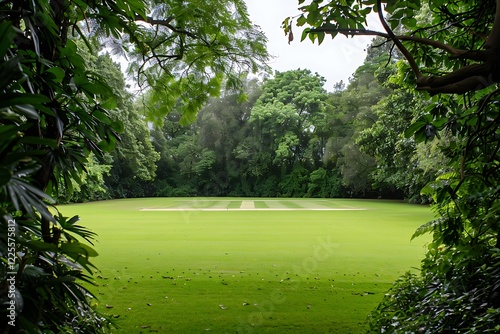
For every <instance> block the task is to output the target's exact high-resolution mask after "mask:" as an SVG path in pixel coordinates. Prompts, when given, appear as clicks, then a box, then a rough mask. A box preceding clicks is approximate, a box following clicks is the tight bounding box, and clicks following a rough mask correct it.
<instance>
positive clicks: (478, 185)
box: [284, 0, 500, 333]
mask: <svg viewBox="0 0 500 334" xmlns="http://www.w3.org/2000/svg"><path fill="white" fill-rule="evenodd" d="M304 2H305V1H303V0H300V1H299V4H303V3H304ZM383 5H385V6H383ZM302 9H303V12H304V14H302V15H301V16H300V17H298V18H297V21H296V22H297V25H299V26H304V25H308V26H309V27H307V28H305V30H304V34H303V36H304V37H307V36H309V37H310V38H311V39H312V40H317V41H318V42H320V43H321V42H322V41H323V39H324V35H325V34H331V35H332V37H335V36H336V35H337V34H338V33H341V34H345V35H353V36H354V35H374V36H379V37H383V38H385V39H386V40H387V41H390V42H392V43H394V46H395V47H396V48H397V49H398V50H399V52H400V54H401V55H402V57H403V58H404V59H405V61H406V62H407V64H408V66H407V69H406V72H407V74H412V76H408V79H407V80H406V81H410V82H413V83H414V84H415V85H416V89H417V90H421V91H424V92H426V93H429V94H422V95H419V98H420V99H421V100H422V102H424V103H422V104H421V105H423V108H422V109H421V110H420V111H419V112H418V113H417V114H416V115H415V119H414V121H413V124H412V125H411V126H409V127H408V128H407V129H406V130H405V131H404V134H405V136H406V137H407V138H410V137H411V136H413V137H414V139H415V141H416V142H427V141H431V140H435V139H440V138H445V140H441V141H440V146H441V150H442V152H443V153H444V154H445V156H446V159H445V160H444V161H449V166H447V167H445V168H444V170H442V171H441V172H442V173H443V174H441V175H438V177H437V178H436V180H435V181H433V182H430V183H429V184H427V185H426V186H425V187H424V188H423V190H422V194H423V195H425V196H430V197H432V199H433V201H434V206H433V207H434V210H435V211H436V213H437V218H436V219H435V220H434V221H431V222H429V223H427V224H425V225H423V226H422V227H421V228H419V229H418V230H417V232H416V233H415V236H418V235H421V234H422V233H426V232H432V233H433V242H432V243H431V244H430V245H429V250H428V253H427V255H426V258H425V259H424V260H423V262H422V267H421V273H420V275H419V276H411V275H408V276H406V277H404V278H402V279H401V281H400V282H398V283H396V285H395V286H394V287H393V289H392V290H391V291H390V292H389V293H388V294H387V296H386V297H385V299H384V301H383V302H382V303H381V304H380V306H379V308H378V309H377V310H375V311H374V313H373V314H372V318H371V320H370V324H371V329H372V330H373V331H375V332H391V333H400V332H404V333H414V332H423V333H442V332H459V333H488V332H498V330H499V329H500V327H499V326H500V325H499V324H500V317H499V315H500V311H499V310H500V308H499V303H498V300H499V299H498V292H499V291H498V289H499V286H498V279H499V273H500V271H499V263H500V261H499V260H500V259H499V257H498V249H499V248H500V225H499V220H498V216H499V209H500V207H499V205H498V201H499V198H500V197H499V194H500V193H499V191H498V189H500V185H499V181H498V180H499V179H500V178H499V177H500V175H499V168H498V161H499V159H500V157H499V149H498V148H499V147H500V141H499V138H500V136H499V135H500V133H499V132H498V131H499V130H498V129H499V125H500V124H499V122H500V117H499V115H500V110H499V107H498V102H497V98H498V95H499V93H500V90H499V89H496V88H495V84H496V83H498V81H499V78H500V76H499V72H498V66H497V65H494V64H495V63H496V59H498V54H499V50H500V1H495V0H490V1H454V2H452V3H447V4H446V5H444V2H443V1H440V0H434V1H429V2H425V3H424V2H423V1H419V0H409V1H399V2H396V1H381V0H373V1H362V2H361V1H348V2H347V3H345V4H344V5H342V4H339V3H338V2H335V1H330V2H326V3H323V2H322V1H316V0H314V1H312V2H308V4H306V5H303V6H302ZM372 11H375V12H377V13H378V17H379V20H380V23H381V24H382V27H383V29H384V31H383V32H380V31H372V30H368V29H366V28H365V25H366V18H367V15H368V14H369V13H370V12H372ZM385 14H389V15H388V18H387V19H386V18H385ZM284 27H285V31H286V32H287V33H290V32H291V29H292V28H291V20H290V19H287V20H285V22H284ZM396 30H397V32H395V31H396ZM436 94H441V95H436ZM445 94H449V95H445ZM431 96H432V97H431ZM440 132H442V133H443V135H441V134H440ZM448 168H450V169H451V172H450V171H449V170H447V169H448Z"/></svg>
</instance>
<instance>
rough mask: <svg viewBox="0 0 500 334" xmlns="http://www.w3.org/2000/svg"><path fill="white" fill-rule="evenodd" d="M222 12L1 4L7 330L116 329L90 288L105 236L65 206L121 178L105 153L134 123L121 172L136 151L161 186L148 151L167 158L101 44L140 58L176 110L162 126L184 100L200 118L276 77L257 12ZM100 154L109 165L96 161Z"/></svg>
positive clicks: (175, 4) (143, 76) (226, 7)
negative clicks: (230, 93)
mask: <svg viewBox="0 0 500 334" xmlns="http://www.w3.org/2000/svg"><path fill="white" fill-rule="evenodd" d="M214 4H215V2H206V1H191V2H189V8H187V10H186V8H185V7H184V3H183V2H179V1H163V2H157V1H141V0H123V1H117V2H112V1H72V0H64V1H42V0H35V1H2V2H1V3H0V18H1V19H0V70H1V73H2V78H1V79H0V101H1V102H0V216H1V217H2V220H1V225H0V232H1V243H0V246H1V247H0V251H1V257H2V264H1V267H0V280H1V286H2V290H1V296H0V298H1V300H2V308H1V311H0V313H1V314H2V317H3V318H4V319H5V318H6V315H7V314H8V312H9V310H8V309H7V307H8V306H9V305H11V304H10V302H11V301H15V304H16V305H15V307H16V308H15V315H16V321H15V323H10V324H7V323H5V322H2V324H1V325H0V326H1V328H0V330H1V331H2V332H3V333H9V332H16V333H17V332H29V333H42V332H43V333H66V332H71V333H102V332H106V330H107V329H108V328H109V327H110V326H111V322H110V320H109V319H107V318H106V317H104V316H103V315H102V314H100V313H99V312H97V311H96V310H95V309H94V308H93V307H92V304H91V303H92V301H91V300H92V299H93V298H94V297H93V296H92V295H91V294H90V293H89V292H88V291H87V290H86V289H85V288H84V286H83V285H82V283H84V282H88V283H92V280H91V275H92V274H93V272H94V270H95V268H94V266H93V264H92V262H91V258H92V257H95V256H96V255H97V253H96V252H95V250H94V249H93V248H92V247H91V246H89V245H88V243H90V245H92V240H93V238H94V236H95V235H94V234H93V233H92V232H90V231H88V230H87V229H85V228H84V227H82V226H80V225H77V221H78V217H77V216H73V217H65V216H63V215H62V214H60V213H59V212H58V211H57V209H56V208H55V207H53V200H52V198H54V199H58V198H59V197H60V196H61V195H63V192H65V193H66V194H71V193H72V192H73V191H74V186H73V185H74V184H75V182H76V184H78V185H79V186H80V190H82V189H84V187H90V188H92V187H93V189H92V190H95V189H96V188H95V186H97V182H98V181H99V180H100V178H101V177H102V176H103V174H105V173H106V172H107V167H106V160H105V159H107V158H104V154H105V153H104V152H105V151H109V150H112V149H114V148H115V147H116V144H117V142H119V141H120V137H119V135H118V132H121V131H123V126H124V124H125V125H127V126H129V124H130V126H131V127H134V128H135V129H134V132H130V133H127V135H124V136H123V137H122V138H121V139H122V140H123V141H124V142H126V143H127V144H130V147H128V146H127V148H124V147H122V148H121V149H119V150H117V151H116V156H115V157H114V159H115V163H116V164H117V162H118V161H119V159H120V158H121V156H120V154H123V155H124V156H125V155H127V154H128V157H127V158H128V159H129V161H131V163H130V164H128V166H130V165H132V163H136V165H137V166H136V168H135V169H134V170H133V171H134V172H138V173H142V174H141V177H142V178H143V179H151V178H152V177H153V175H154V168H152V166H154V161H155V159H156V157H155V155H154V154H152V155H151V156H148V157H144V156H140V155H139V154H138V153H142V154H149V153H154V152H153V150H152V147H151V146H150V143H149V140H147V138H148V136H149V133H148V131H147V128H146V127H145V125H144V124H145V123H144V122H140V117H139V116H138V114H137V113H136V112H134V109H133V108H132V105H131V103H130V102H131V98H130V96H128V97H127V96H121V95H120V94H121V93H123V87H122V86H123V78H122V76H120V75H117V73H118V70H117V69H116V67H114V68H113V65H112V64H111V63H110V60H109V58H107V57H106V56H101V57H97V56H95V52H97V47H96V45H98V46H99V43H98V42H102V43H104V46H107V47H109V48H111V49H113V50H115V51H116V50H117V46H119V48H120V49H121V50H123V51H125V52H126V53H127V54H128V56H129V57H131V58H134V59H139V60H140V61H138V62H134V65H135V66H137V67H136V68H132V70H137V71H138V72H137V77H138V79H139V80H140V83H144V82H147V83H150V84H152V85H151V86H152V92H154V93H152V94H153V95H154V96H156V97H157V98H158V99H163V100H165V99H167V100H168V102H169V103H165V104H164V106H162V108H159V109H157V110H156V111H158V112H159V113H152V114H151V115H152V118H154V117H155V116H157V115H161V117H163V116H164V115H165V114H166V113H167V112H168V111H169V108H172V107H173V106H174V105H176V104H179V105H180V106H181V107H180V108H181V109H182V111H183V115H184V117H185V118H190V117H192V116H193V115H194V114H195V113H196V111H197V110H198V109H199V108H200V107H201V105H202V104H203V103H204V102H206V101H207V99H208V97H209V96H213V95H217V94H218V89H219V88H220V87H221V84H222V82H223V81H224V80H225V82H226V83H227V84H228V85H229V86H232V87H237V86H238V78H240V75H241V73H243V72H245V71H248V70H250V71H256V70H257V69H259V68H265V66H263V65H262V63H261V61H263V60H265V59H266V58H267V53H266V51H265V45H264V42H265V38H264V37H263V34H262V33H261V32H260V31H258V30H256V29H255V28H254V27H253V26H252V24H251V22H250V21H249V19H248V15H247V13H246V8H245V6H244V4H243V2H242V1H223V2H220V1H217V3H216V4H217V8H218V10H217V11H216V12H214V11H213V10H212V8H213V6H214ZM148 15H151V16H148ZM82 41H83V42H82ZM96 43H97V44H96ZM84 45H85V46H84ZM86 49H91V51H89V52H88V51H86ZM101 70H102V71H101ZM113 71H114V72H113ZM153 83H154V84H153ZM167 88H168V89H167ZM165 96H168V98H165ZM193 101H194V102H193ZM127 122H128V123H127ZM141 127H142V128H141ZM141 129H142V132H141ZM129 135H130V136H129ZM141 136H142V137H141ZM148 145H149V147H148ZM127 150H132V151H133V152H130V151H128V152H127ZM91 154H93V155H91ZM131 156H133V157H131ZM93 157H96V158H97V159H104V160H100V161H99V165H95V163H96V160H95V159H94V158H93ZM133 158H135V159H133ZM148 159H150V160H148ZM114 166H116V165H114ZM87 167H88V169H86V168H87ZM115 175H116V174H115ZM88 181H92V182H88ZM125 181H127V180H125ZM84 182H85V186H84V185H83V183H84ZM100 190H102V189H100ZM7 235H8V237H7ZM7 246H8V247H7ZM11 260H14V263H15V264H12V266H11V264H10V263H9V261H11ZM8 282H13V283H8ZM9 284H10V285H9ZM9 289H14V292H13V293H12V290H9Z"/></svg>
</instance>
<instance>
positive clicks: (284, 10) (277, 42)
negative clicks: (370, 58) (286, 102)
mask: <svg viewBox="0 0 500 334" xmlns="http://www.w3.org/2000/svg"><path fill="white" fill-rule="evenodd" d="M246 3H247V7H248V12H249V14H250V18H251V19H252V21H253V22H254V24H256V25H258V26H260V27H261V28H262V31H264V33H265V34H266V36H267V38H268V45H267V46H268V51H269V53H270V54H271V55H273V56H275V57H276V58H274V59H273V60H271V63H270V65H271V67H272V68H273V70H277V71H280V72H283V71H288V70H295V69H298V68H301V69H304V68H307V69H310V70H311V71H312V72H317V73H318V74H320V75H321V76H323V77H325V79H327V82H326V85H325V89H326V90H328V91H331V90H333V85H334V84H335V83H337V82H339V81H340V80H343V81H344V82H345V83H347V82H348V80H349V77H350V76H351V75H352V74H353V73H354V71H355V70H356V68H358V67H359V66H360V65H361V64H362V63H363V60H364V59H365V57H366V51H365V50H366V47H367V45H368V44H370V41H371V37H355V38H346V37H344V36H343V35H338V36H337V37H336V38H335V39H334V40H332V39H331V38H329V37H328V36H326V37H325V40H324V41H323V43H322V44H321V45H320V46H318V45H317V43H316V44H312V42H311V41H310V40H309V39H306V40H304V41H303V42H300V37H301V34H302V30H300V29H299V28H298V27H297V28H296V29H295V34H294V37H295V40H294V41H293V42H292V43H291V44H290V45H288V39H287V37H285V34H284V32H283V29H281V28H280V27H281V23H282V22H283V20H284V19H285V18H286V17H288V16H295V15H297V14H300V11H298V10H297V8H298V5H297V4H298V1H297V0H246Z"/></svg>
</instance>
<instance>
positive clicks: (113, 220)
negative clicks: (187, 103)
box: [60, 198, 432, 333]
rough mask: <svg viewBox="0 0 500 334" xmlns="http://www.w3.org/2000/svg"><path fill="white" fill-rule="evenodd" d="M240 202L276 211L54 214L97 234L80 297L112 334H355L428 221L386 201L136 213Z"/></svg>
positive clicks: (117, 206) (110, 208) (143, 203)
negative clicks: (104, 318) (90, 300)
mask: <svg viewBox="0 0 500 334" xmlns="http://www.w3.org/2000/svg"><path fill="white" fill-rule="evenodd" d="M246 200H253V201H254V205H255V208H259V207H264V206H263V205H262V204H264V205H267V206H269V205H272V204H273V203H274V204H277V203H279V202H280V201H279V200H271V199H231V198H229V199H204V200H203V201H202V200H196V199H164V198H153V199H135V200H116V201H103V202H96V203H88V204H77V205H68V206H62V207H60V209H61V210H62V212H63V213H65V214H66V215H71V214H79V215H80V216H81V217H82V224H84V225H85V226H88V227H90V228H91V229H92V230H93V231H95V232H97V233H98V235H99V238H98V239H99V243H98V244H97V245H96V248H97V250H98V252H99V253H100V256H99V257H98V258H96V259H95V261H94V262H95V264H96V265H97V266H98V268H100V269H101V272H100V273H99V277H98V278H96V283H97V284H99V286H96V287H91V289H92V291H94V293H95V294H96V295H97V296H98V297H99V307H100V308H101V309H102V310H103V311H105V312H108V313H111V314H115V315H119V316H120V318H119V319H118V323H119V325H120V326H121V329H120V330H117V331H116V332H117V333H140V332H141V331H142V332H147V331H157V332H160V333H201V332H207V331H209V332H214V333H235V332H242V333H280V332H287V333H325V332H331V333H359V332H362V331H363V328H364V324H363V322H364V320H365V318H366V316H367V314H368V313H369V312H370V311H371V310H372V309H373V308H374V307H375V306H376V305H377V303H378V302H379V301H380V300H381V298H382V296H383V294H384V293H385V291H386V290H387V289H388V287H389V286H390V284H391V283H392V282H393V281H394V280H395V279H396V278H397V277H398V276H400V275H402V274H403V273H404V272H405V271H407V270H410V269H411V268H412V267H415V266H418V265H419V261H420V259H421V258H422V256H423V254H424V247H423V246H424V244H425V243H426V242H428V240H429V238H419V239H417V240H414V241H412V242H410V237H411V235H412V234H413V232H414V230H415V229H416V228H417V227H418V226H419V225H421V224H423V223H425V222H427V221H429V220H430V219H432V214H431V213H430V210H429V209H428V208H427V207H422V206H415V205H407V204H403V203H396V202H385V201H352V200H337V199H335V200H323V199H321V200H309V199H307V200H300V199H286V200H284V201H285V204H282V205H283V206H285V207H286V206H287V204H286V202H293V203H295V204H296V205H300V206H301V207H302V208H306V207H308V206H310V207H311V208H315V207H318V206H321V207H331V208H351V209H353V208H363V209H366V210H360V211H307V210H290V211H284V210H283V211H258V210H253V211H242V210H227V211H212V212H210V211H200V210H198V211H187V210H181V211H140V210H141V209H143V208H175V207H176V206H177V205H182V206H183V207H190V206H191V207H193V206H196V207H197V208H200V207H201V208H209V207H210V206H211V205H213V203H219V204H217V205H220V203H221V202H225V203H232V202H233V201H239V203H240V207H241V203H242V202H243V201H246ZM186 203H191V205H186ZM202 203H205V204H202ZM259 203H260V204H259ZM207 204H208V205H207ZM231 206H233V208H234V204H230V205H227V206H226V207H227V208H230V207H231ZM264 208H265V207H264ZM235 209H237V208H235ZM299 209H300V208H299ZM106 305H107V306H108V307H112V308H106Z"/></svg>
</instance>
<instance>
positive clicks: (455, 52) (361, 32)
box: [310, 27, 488, 61]
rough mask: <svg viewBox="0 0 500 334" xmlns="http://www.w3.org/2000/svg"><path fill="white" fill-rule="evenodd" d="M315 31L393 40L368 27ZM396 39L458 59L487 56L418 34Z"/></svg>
mask: <svg viewBox="0 0 500 334" xmlns="http://www.w3.org/2000/svg"><path fill="white" fill-rule="evenodd" d="M316 32H325V33H335V32H337V33H340V34H342V35H345V36H351V37H352V36H380V37H383V38H386V39H388V40H393V39H392V37H391V36H390V35H389V34H387V33H384V32H381V31H376V30H368V29H348V28H346V29H342V28H340V29H336V28H329V27H319V28H316V29H311V30H310V33H316ZM394 37H395V38H396V39H399V40H400V41H409V42H415V43H419V44H423V45H428V46H432V47H434V48H436V49H440V50H443V51H446V52H448V53H449V54H450V55H451V56H452V57H453V58H460V59H468V60H475V61H486V59H487V58H488V55H487V52H486V51H481V50H479V51H470V50H462V49H457V48H454V47H453V46H451V45H448V44H445V43H442V42H440V41H436V40H432V39H429V38H424V37H418V36H413V35H395V36H394Z"/></svg>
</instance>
